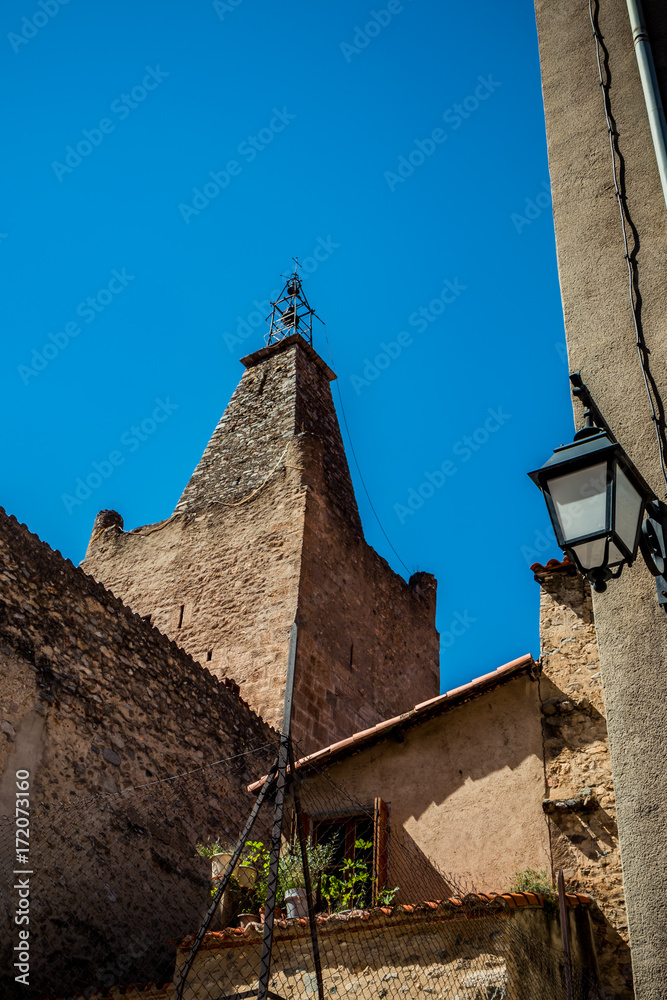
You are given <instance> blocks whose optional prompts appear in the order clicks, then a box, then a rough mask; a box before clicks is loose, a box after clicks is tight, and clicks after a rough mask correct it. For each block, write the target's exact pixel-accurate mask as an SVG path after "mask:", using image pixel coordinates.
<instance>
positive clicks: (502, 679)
mask: <svg viewBox="0 0 667 1000" xmlns="http://www.w3.org/2000/svg"><path fill="white" fill-rule="evenodd" d="M535 668H536V664H535V661H534V660H533V658H532V656H531V655H530V653H526V654H525V655H524V656H520V657H519V658H518V659H517V660H511V661H510V662H509V663H505V664H503V666H502V667H498V668H497V670H492V671H491V672H490V673H488V674H484V675H483V676H482V677H476V678H475V679H474V680H472V681H470V682H469V683H468V684H462V685H461V686H460V687H457V688H453V689H452V690H451V691H445V692H444V693H443V694H440V695H437V696H436V697H435V698H429V700H428V701H422V702H421V703H420V704H419V705H415V707H414V708H413V709H411V710H410V711H409V712H404V713H403V715H397V716H395V717H394V718H393V719H386V720H385V721H384V722H378V724H377V725H376V726H371V727H370V729H364V730H362V731H361V732H359V733H354V735H353V736H349V737H348V738H347V739H345V740H339V741H338V742H337V743H332V744H331V745H330V746H328V747H324V748H323V749H322V750H316V751H315V752H314V753H311V754H308V756H307V757H302V758H301V759H300V760H298V761H297V762H296V767H297V769H298V770H303V771H307V770H308V769H309V768H311V767H312V768H314V767H316V766H321V765H322V764H327V765H328V764H332V763H334V761H338V760H342V758H344V757H347V756H349V755H350V754H353V753H358V751H360V750H362V749H365V748H366V747H368V746H371V745H372V744H374V743H379V742H380V741H381V740H384V739H387V737H389V736H391V735H392V734H395V733H396V732H399V731H402V730H404V729H408V728H410V727H412V726H417V725H420V724H421V723H423V722H427V721H428V720H429V719H432V718H434V717H435V716H437V715H441V714H442V713H443V712H447V711H449V710H450V709H451V708H455V707H457V706H458V705H461V704H463V703H464V702H466V701H470V700H471V699H472V698H477V697H479V696H480V695H482V694H485V693H486V692H487V691H490V690H492V689H493V688H495V687H498V686H499V685H501V684H505V683H506V682H507V681H509V680H512V679H513V678H514V677H518V676H519V675H520V674H525V673H531V672H532V671H533V670H534V669H535ZM265 780H266V775H264V776H263V777H262V778H260V779H259V780H258V781H254V782H253V783H252V784H251V785H248V791H249V792H257V791H259V789H260V788H261V787H262V785H263V784H264V782H265Z"/></svg>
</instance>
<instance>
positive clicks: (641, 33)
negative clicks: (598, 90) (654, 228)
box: [627, 0, 667, 205]
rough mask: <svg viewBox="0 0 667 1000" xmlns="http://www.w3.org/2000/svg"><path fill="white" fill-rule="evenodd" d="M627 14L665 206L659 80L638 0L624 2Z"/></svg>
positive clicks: (665, 125) (665, 129)
mask: <svg viewBox="0 0 667 1000" xmlns="http://www.w3.org/2000/svg"><path fill="white" fill-rule="evenodd" d="M627 4H628V14H629V15H630V26H631V28H632V40H633V42H634V45H635V54H636V56H637V65H638V66H639V76H640V78H641V81H642V89H643V91H644V101H645V102H646V111H647V112H648V120H649V125H650V126H651V136H652V138H653V148H654V149H655V156H656V160H657V161H658V173H659V174H660V183H661V185H662V193H663V196H664V199H665V205H667V122H665V112H664V110H663V107H662V100H661V98H660V88H659V87H658V78H657V76H656V75H655V64H654V62H653V53H652V52H651V43H650V41H649V37H648V31H647V30H646V25H645V24H644V12H643V10H642V5H641V0H627Z"/></svg>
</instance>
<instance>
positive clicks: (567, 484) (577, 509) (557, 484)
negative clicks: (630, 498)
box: [549, 462, 607, 566]
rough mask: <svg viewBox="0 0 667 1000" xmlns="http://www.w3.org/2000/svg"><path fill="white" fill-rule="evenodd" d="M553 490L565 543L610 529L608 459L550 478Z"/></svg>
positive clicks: (550, 486)
mask: <svg viewBox="0 0 667 1000" xmlns="http://www.w3.org/2000/svg"><path fill="white" fill-rule="evenodd" d="M549 492H550V494H551V498H552V500H553V503H554V507H555V509H556V515H557V517H558V520H559V522H560V527H561V531H562V533H563V538H564V540H565V542H567V541H568V540H569V539H573V538H583V537H585V536H586V535H596V534H598V532H600V531H606V530H607V523H606V522H607V463H606V462H601V463H600V464H599V465H591V466H589V467H588V468H586V469H579V471H578V472H569V473H568V474H567V475H565V476H558V477H557V478H556V479H550V480H549ZM582 565H583V563H582ZM594 565H596V566H599V565H600V564H599V563H595V564H594Z"/></svg>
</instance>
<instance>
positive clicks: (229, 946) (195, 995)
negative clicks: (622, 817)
mask: <svg viewBox="0 0 667 1000" xmlns="http://www.w3.org/2000/svg"><path fill="white" fill-rule="evenodd" d="M456 904H457V905H456V906H455V905H449V904H447V903H444V904H443V905H442V906H438V904H436V903H429V904H422V905H419V904H418V905H410V906H406V907H405V908H404V907H400V906H397V907H393V908H389V907H384V908H383V909H381V910H370V911H368V910H366V911H362V910H352V911H349V912H348V913H347V914H334V915H333V916H330V917H328V918H326V917H324V918H322V917H320V918H319V920H318V940H319V950H320V959H321V964H322V978H323V984H324V996H325V997H330V998H332V1000H336V998H339V997H343V996H353V997H358V998H359V1000H375V998H376V997H380V998H383V997H384V998H386V1000H404V998H405V997H406V996H411V997H415V996H422V995H426V996H428V995H433V996H435V997H440V998H442V1000H486V998H489V997H491V998H492V997H505V998H506V1000H533V998H535V1000H537V998H540V1000H561V998H562V997H563V995H564V994H563V987H562V983H561V974H560V955H559V952H560V950H561V943H560V930H559V924H558V919H557V915H556V914H557V911H556V910H555V909H550V910H549V912H545V910H544V909H542V908H538V907H526V908H525V909H524V908H522V909H521V910H513V909H509V910H503V908H502V906H500V905H494V904H491V905H480V901H479V898H478V899H477V905H475V904H474V903H473V902H471V901H470V902H469V901H468V900H467V899H466V900H464V901H463V903H462V901H461V900H457V901H456ZM567 912H568V918H569V927H570V935H571V941H572V952H573V959H574V962H575V973H574V985H575V993H574V996H575V997H576V998H577V1000H583V997H584V996H590V994H589V993H588V991H587V990H586V989H585V988H582V985H583V984H582V979H583V978H584V977H583V976H582V973H581V971H580V970H581V969H582V967H583V968H586V967H588V969H589V970H590V969H591V966H592V965H594V961H595V960H594V958H593V956H592V953H591V941H590V930H589V925H588V922H587V921H588V913H587V911H586V910H585V909H584V908H582V907H581V906H574V907H568V911H567ZM304 925H305V926H304ZM191 940H192V938H191V936H190V935H189V936H188V937H187V938H186V939H185V940H184V941H182V942H181V944H180V947H179V957H178V963H177V967H176V971H177V974H178V970H179V968H180V967H181V965H182V963H183V962H184V960H185V958H186V957H187V955H188V950H189V945H190V943H191ZM261 943H262V937H261V927H260V925H259V924H250V925H249V926H248V927H247V928H246V929H245V931H244V932H241V931H240V930H239V931H236V932H234V931H231V932H227V933H225V932H223V933H210V934H207V935H206V937H205V938H204V941H203V944H202V947H201V949H200V951H199V953H198V954H197V958H196V959H195V963H194V965H193V968H192V971H191V973H190V976H189V978H188V980H187V983H186V987H185V991H184V1000H214V998H216V997H219V996H225V995H227V996H228V995H233V994H234V993H236V992H237V991H238V992H241V991H243V990H247V989H252V988H253V986H255V984H256V982H257V975H258V970H259V967H260V952H261ZM585 975H586V974H585V973H584V976H585ZM587 978H588V977H587ZM270 989H271V990H272V991H274V993H276V994H277V995H278V996H281V997H297V996H306V997H308V996H317V980H316V976H315V971H314V965H313V959H312V946H311V942H310V934H309V928H308V926H307V923H306V921H303V920H301V921H297V920H294V919H292V920H281V921H280V922H279V923H278V925H277V927H275V928H274V947H273V961H272V968H271V980H270Z"/></svg>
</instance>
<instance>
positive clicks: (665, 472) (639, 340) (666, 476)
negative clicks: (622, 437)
mask: <svg viewBox="0 0 667 1000" xmlns="http://www.w3.org/2000/svg"><path fill="white" fill-rule="evenodd" d="M598 9H599V3H598ZM588 14H589V17H590V21H591V28H592V29H593V37H594V38H595V55H596V59H597V65H598V76H599V80H600V87H601V88H602V99H603V105H604V116H605V120H606V122H607V132H608V134H609V149H610V152H611V164H612V173H613V177H614V194H615V195H616V201H617V204H618V211H619V214H620V217H621V229H622V232H623V246H624V249H625V254H624V256H625V262H626V264H627V268H628V294H629V299H630V310H631V312H632V321H633V324H634V330H635V347H636V349H637V357H638V358H639V364H640V367H641V370H642V377H643V379H644V388H645V389H646V395H647V397H648V401H649V407H650V409H651V420H652V421H653V429H654V431H655V436H656V441H657V444H658V455H659V457H660V469H661V471H662V478H663V480H664V483H665V489H666V491H667V468H666V467H665V454H664V447H663V442H662V440H661V437H660V420H659V418H658V415H657V413H656V407H655V403H654V400H653V396H652V394H651V388H650V385H649V378H648V373H647V370H646V363H645V361H644V357H643V352H645V353H648V348H647V346H646V342H645V340H644V335H643V331H642V329H641V326H640V320H639V310H638V308H637V301H636V295H635V286H634V279H635V273H634V262H633V260H632V257H631V255H630V247H629V244H628V231H627V226H626V209H625V206H624V199H625V191H623V194H621V190H620V186H619V181H618V172H617V169H616V148H615V146H614V139H615V138H617V135H616V134H615V132H614V127H613V125H612V115H611V103H610V100H609V81H608V80H607V81H606V82H605V80H604V76H603V72H602V60H601V58H600V45H601V43H602V44H604V43H603V41H602V36H601V35H600V32H599V30H598V27H597V24H596V16H597V14H596V15H594V14H593V0H588ZM605 52H606V49H605ZM656 395H657V393H656ZM665 495H666V496H667V492H666V493H665Z"/></svg>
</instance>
